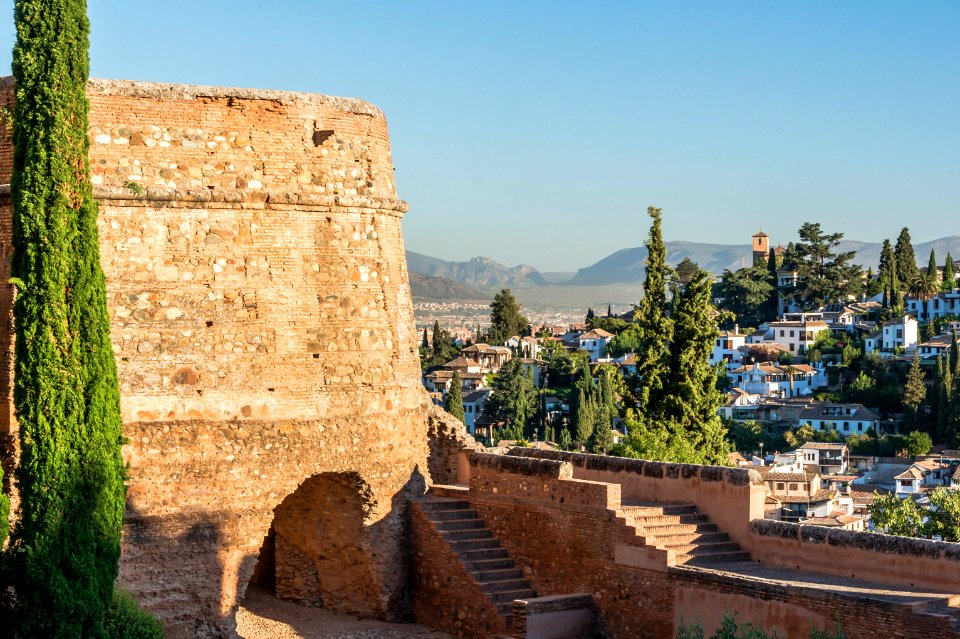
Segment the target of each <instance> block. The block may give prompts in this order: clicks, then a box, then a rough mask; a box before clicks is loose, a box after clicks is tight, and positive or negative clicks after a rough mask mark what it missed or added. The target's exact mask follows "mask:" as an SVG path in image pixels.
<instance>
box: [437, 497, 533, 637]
mask: <svg viewBox="0 0 960 639" xmlns="http://www.w3.org/2000/svg"><path fill="white" fill-rule="evenodd" d="M421 505H422V507H423V511H424V513H425V514H426V515H427V518H428V519H429V520H430V522H431V523H432V524H433V526H434V527H435V528H436V529H437V531H438V532H439V533H440V535H441V536H442V537H443V538H444V539H445V540H446V542H447V543H448V544H449V545H450V548H451V549H452V550H453V551H454V552H455V553H456V555H457V557H458V558H459V560H460V563H461V564H462V565H463V567H464V569H465V570H466V572H467V574H468V575H469V576H470V578H471V579H472V580H473V581H474V583H476V584H477V587H479V588H480V591H481V592H483V593H484V594H485V595H486V597H487V600H488V601H489V603H490V604H491V605H492V606H494V607H496V609H497V614H498V615H499V616H500V617H502V618H503V621H504V625H505V627H507V628H510V627H511V620H512V619H511V617H512V602H513V600H514V599H528V598H530V597H536V596H537V593H536V591H535V590H534V589H533V588H532V587H531V586H530V583H529V582H528V581H527V580H526V579H525V578H524V577H523V572H522V571H521V570H520V569H519V568H517V566H516V564H515V563H514V561H513V559H511V558H510V555H509V554H508V553H507V551H506V549H505V548H502V547H501V546H500V542H499V541H498V540H497V539H496V537H494V535H493V532H492V531H491V530H490V529H489V528H487V527H486V525H485V524H484V523H483V520H482V519H480V516H479V515H477V513H476V511H474V510H473V509H472V508H470V504H469V503H468V502H466V501H463V500H460V499H448V498H442V497H426V498H424V499H423V500H422V501H421Z"/></svg>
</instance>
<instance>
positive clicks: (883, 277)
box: [877, 240, 897, 286]
mask: <svg viewBox="0 0 960 639" xmlns="http://www.w3.org/2000/svg"><path fill="white" fill-rule="evenodd" d="M896 259H897V258H896V256H895V255H894V254H893V246H892V245H891V244H890V240H884V241H883V246H882V247H881V248H880V267H879V270H878V271H877V277H878V278H879V279H880V281H881V282H883V283H884V286H887V284H888V283H889V282H890V274H891V273H892V272H893V269H894V268H895V266H894V265H895V264H896Z"/></svg>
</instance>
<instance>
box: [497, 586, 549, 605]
mask: <svg viewBox="0 0 960 639" xmlns="http://www.w3.org/2000/svg"><path fill="white" fill-rule="evenodd" d="M536 596H537V591H536V590H534V589H533V588H522V589H519V590H498V591H496V592H490V593H487V597H489V598H490V601H492V602H493V603H495V604H500V603H509V602H511V601H513V600H514V599H530V598H531V597H536Z"/></svg>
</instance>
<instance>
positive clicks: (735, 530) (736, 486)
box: [506, 448, 766, 547]
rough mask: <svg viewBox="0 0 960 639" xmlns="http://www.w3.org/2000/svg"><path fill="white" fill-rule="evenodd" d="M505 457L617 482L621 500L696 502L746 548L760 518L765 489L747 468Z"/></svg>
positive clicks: (578, 456)
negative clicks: (537, 461) (752, 523)
mask: <svg viewBox="0 0 960 639" xmlns="http://www.w3.org/2000/svg"><path fill="white" fill-rule="evenodd" d="M506 457H520V458H527V459H540V460H553V461H562V462H567V463H569V464H570V465H571V468H572V470H573V478H574V479H583V480H589V481H598V482H606V483H611V484H616V485H618V486H620V491H621V497H622V499H623V500H625V501H664V502H687V503H692V504H696V506H697V509H698V510H699V511H700V512H702V513H704V514H706V515H707V516H708V517H710V520H711V521H713V522H714V523H716V524H717V525H718V526H719V527H720V529H721V530H723V531H724V532H726V533H727V534H729V535H730V537H731V538H732V539H733V540H734V541H737V542H738V543H740V544H741V545H743V546H745V547H746V546H747V545H748V544H749V541H750V537H751V536H752V535H751V531H750V521H751V520H753V519H762V518H763V502H764V498H765V496H766V491H765V489H764V486H763V481H762V479H761V477H760V474H759V473H757V472H756V471H753V470H749V469H744V468H725V467H722V466H699V465H696V464H668V463H664V462H654V461H646V460H643V459H628V458H625V457H611V456H608V455H587V454H583V453H567V452H562V451H554V450H537V449H533V448H513V449H511V450H510V451H509V453H508V454H507V455H506Z"/></svg>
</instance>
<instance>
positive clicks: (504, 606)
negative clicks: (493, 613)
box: [497, 601, 513, 636]
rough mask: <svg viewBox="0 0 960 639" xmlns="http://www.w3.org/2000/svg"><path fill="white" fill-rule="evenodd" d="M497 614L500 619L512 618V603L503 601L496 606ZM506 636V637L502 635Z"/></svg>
mask: <svg viewBox="0 0 960 639" xmlns="http://www.w3.org/2000/svg"><path fill="white" fill-rule="evenodd" d="M497 614H498V615H500V616H501V617H510V618H512V617H513V602H512V601H504V602H503V603H498V604H497ZM508 627H509V626H508ZM504 636H507V635H504Z"/></svg>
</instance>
